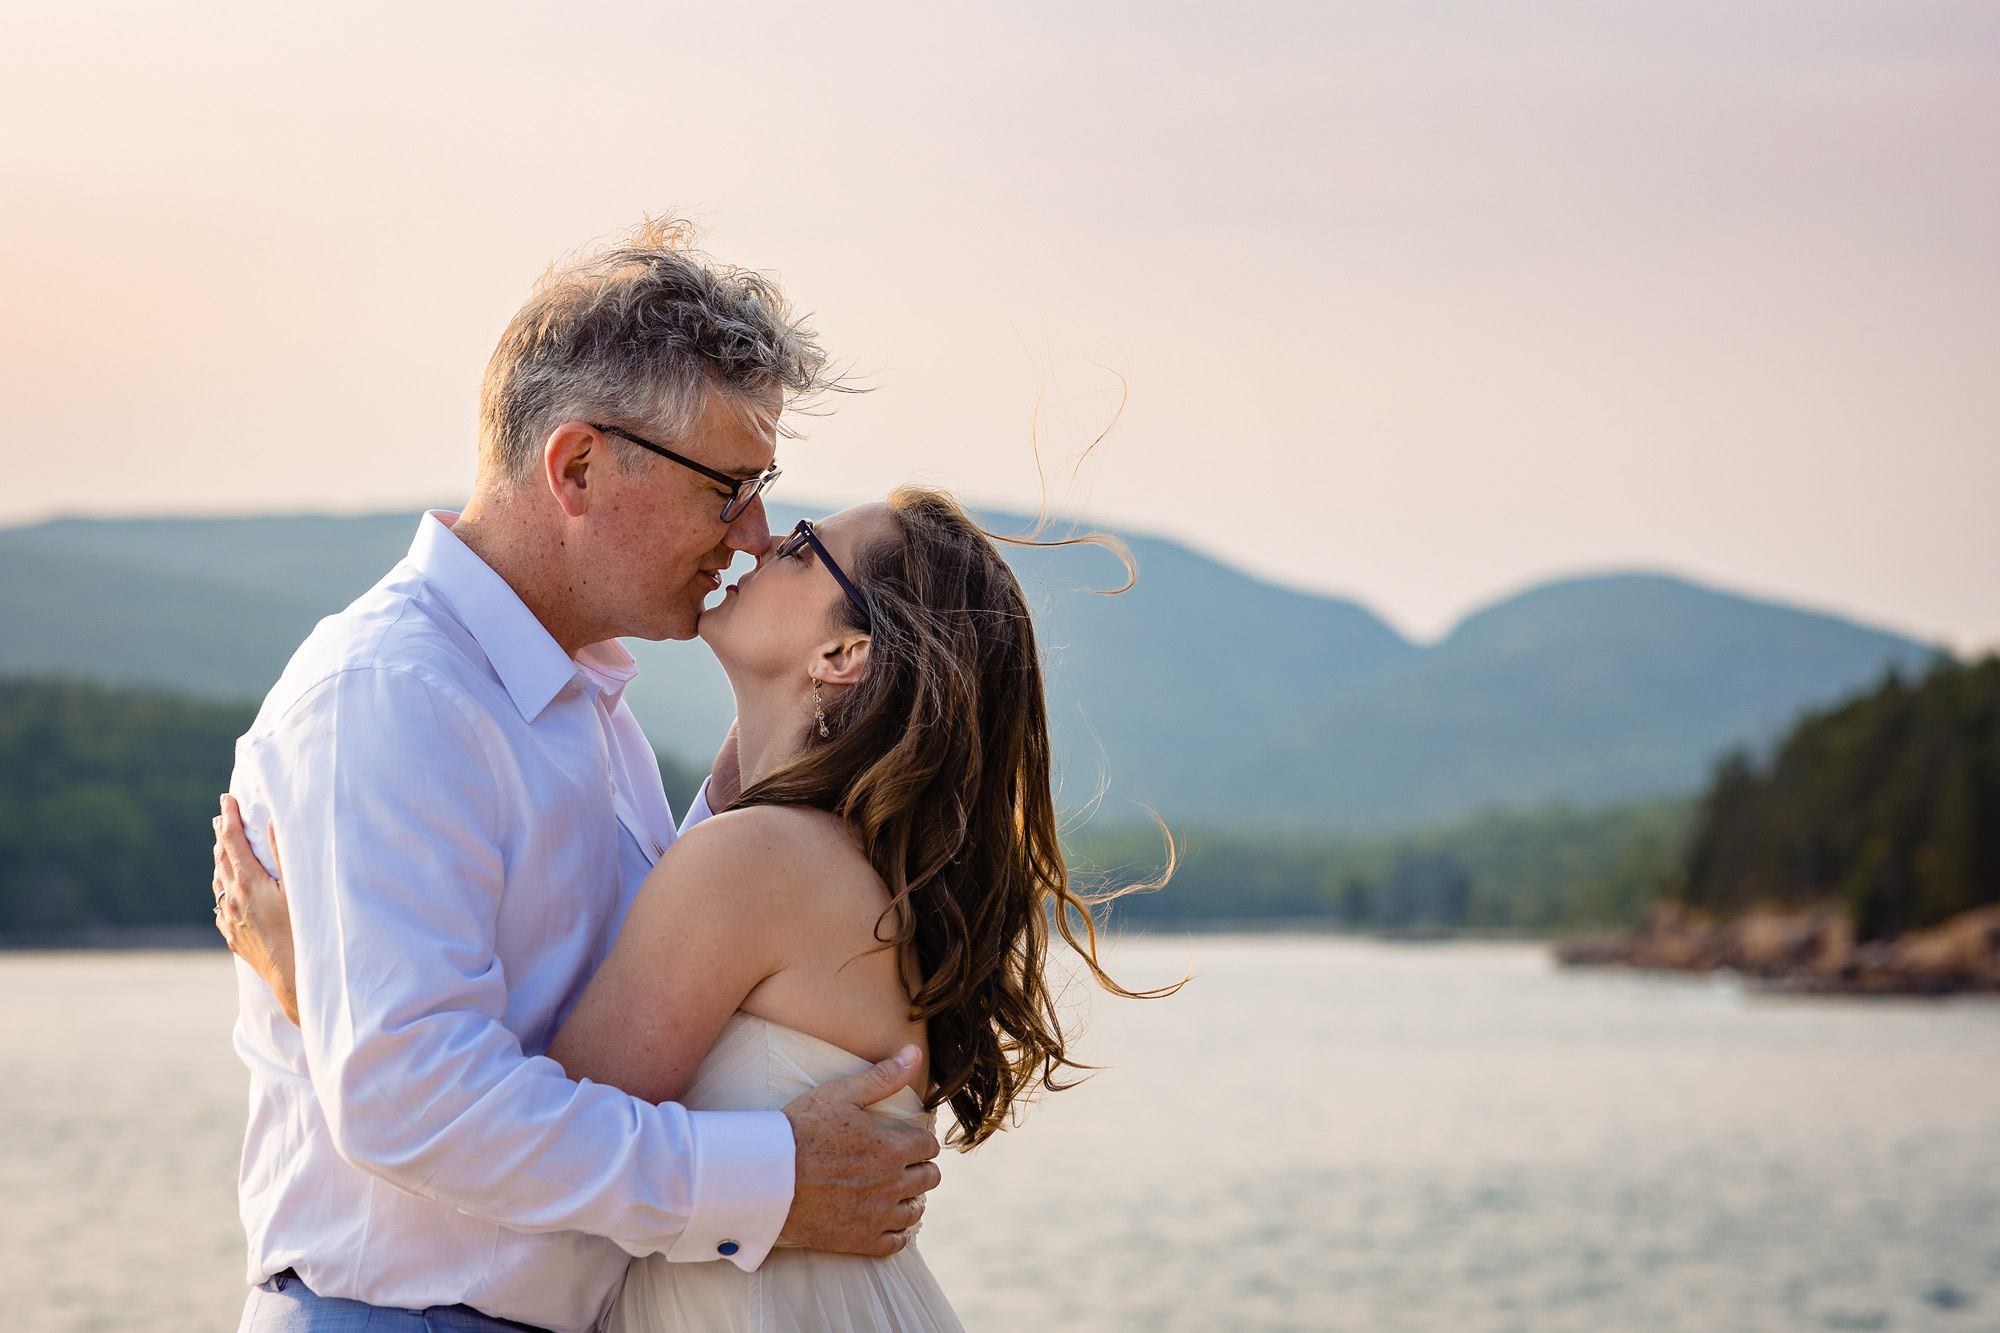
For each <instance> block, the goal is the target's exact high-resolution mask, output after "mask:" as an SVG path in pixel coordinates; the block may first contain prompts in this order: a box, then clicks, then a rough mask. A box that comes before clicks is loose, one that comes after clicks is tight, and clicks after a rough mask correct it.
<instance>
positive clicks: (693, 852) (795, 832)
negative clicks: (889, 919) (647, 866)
mask: <svg viewBox="0 0 2000 1333" xmlns="http://www.w3.org/2000/svg"><path fill="white" fill-rule="evenodd" d="M668 861H672V862H674V863H676V864H677V866H678V867H679V869H680V870H681V872H682V873H685V874H688V875H691V876H696V877H699V878H700V879H702V880H704V881H707V882H709V883H712V884H714V885H715V886H716V887H717V888H719V889H724V890H726V891H727V892H729V893H730V894H731V895H732V896H736V897H737V898H738V900H739V902H741V903H742V904H743V905H745V906H749V905H751V904H753V903H754V904H756V905H758V906H760V907H768V908H788V909H795V908H798V907H803V906H808V905H817V906H824V907H833V906H835V905H836V903H838V902H841V901H846V900H850V899H851V897H852V896H854V895H863V896H866V897H868V898H870V899H871V900H880V901H886V897H887V890H885V889H883V888H882V881H881V879H880V877H879V876H877V875H876V873H875V870H874V867H873V866H871V865H869V863H868V858H867V857H865V856H863V855H862V854H861V849H860V848H859V847H858V846H856V845H855V842H854V839H853V837H852V836H851V835H849V833H848V831H847V828H846V826H845V825H844V824H842V823H841V821H840V820H839V819H838V818H837V817H836V816H834V815H832V814H829V813H828V812H826V811H824V810H816V809H812V808H809V807H804V806H788V805H752V806H745V807H743V808H742V809H738V810H727V811H724V812H723V813H722V814H719V815H712V816H710V817H709V818H707V819H704V820H703V821H702V822H701V823H699V824H696V825H695V826H694V827H693V828H691V829H689V830H688V831H687V832H686V833H684V834H682V835H681V837H680V839H679V840H678V841H676V842H675V843H674V845H673V847H672V848H670V849H669V851H668V854H667V857H666V858H663V860H662V862H661V864H662V865H663V866H664V865H666V864H667V863H668ZM830 898H831V901H830V900H829V899H830ZM878 910H879V909H878Z"/></svg>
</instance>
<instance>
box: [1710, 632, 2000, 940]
mask: <svg viewBox="0 0 2000 1333" xmlns="http://www.w3.org/2000/svg"><path fill="white" fill-rule="evenodd" d="M1674 897H1675V898H1677V899H1678V900H1679V901H1680V902H1682V903H1684V904H1686V905H1687V906H1689V907H1691V908H1695V909H1698V910H1701V911H1704V912H1707V913H1709V914H1712V915H1714V916H1717V917H1725V918H1726V917H1732V916H1737V915H1740V914H1742V913H1743V912H1745V911H1748V910H1749V909H1751V908H1755V907H1772V908H1780V909H1798V908H1805V907H1812V906H1816V905H1819V904H1822V903H1832V904H1836V905H1838V907H1839V908H1840V909H1841V911H1842V912H1843V914H1844V915H1845V916H1846V918H1847V920H1848V921H1849V922H1850V923H1851V925H1852V927H1853V930H1854V934H1855V937H1856V939H1857V940H1860V941H1863V942H1866V941H1869V940H1878V939H1893V938H1895V937H1897V936H1899V935H1902V934H1904V933H1905V932H1907V931H1912V930H1924V929H1927V928H1929V927H1932V926H1937V925H1940V924H1941V923H1943V922H1944V921H1946V920H1948V919H1950V918H1951V917H1954V916H1956V915H1958V914H1959V913H1961V912H1965V911H1967V910H1969V909H1971V908H1975V907H1980V906H1983V905H1985V904H1987V903H2000V658H1995V657H1988V658H1986V659H1984V660H1983V661H1980V662H1976V663H1973V664H1971V665H1960V664H1958V663H1954V662H1946V663H1942V664H1940V665H1939V666H1938V667H1937V668H1936V669H1934V670H1933V671H1931V673H1930V674H1929V675H1927V676H1925V677H1924V678H1923V679H1922V680H1920V681H1918V682H1916V683H1906V682H1904V681H1902V680H1899V679H1891V680H1889V681H1887V682H1885V683H1884V684H1883V685H1882V687H1881V688H1880V689H1878V690H1876V691H1874V692H1873V693H1872V694H1869V695H1866V696H1864V697H1861V698H1858V699H1855V700H1853V701H1852V702H1850V703H1847V704H1844V705H1842V706H1840V707H1838V708H1834V709H1832V710H1830V711H1827V712H1824V713H1820V714H1817V715H1815V716H1813V717H1811V718H1808V719H1807V720H1806V721H1805V722H1803V723H1801V724H1800V726H1799V727H1798V728H1797V729H1796V730H1794V731H1793V732H1792V733H1791V735H1790V736H1789V737H1787V738H1786V740H1785V742H1784V744H1783V745H1782V746H1781V747H1779V749H1778V751H1777V753H1776V755H1775V756H1773V758H1772V759H1771V760H1770V762H1769V763H1767V764H1757V763H1754V762H1752V761H1751V760H1749V759H1748V758H1746V757H1744V756H1742V755H1738V756H1736V757H1735V758H1733V759H1731V760H1730V761H1729V762H1728V763H1726V764H1725V765H1724V766H1723V768H1722V769H1721V771H1720V773H1719V774H1718V776H1717V778H1716V781H1715V785H1714V787H1713V788H1712V789H1711V790H1710V791H1709V793H1708V795H1707V797H1706V798H1705V799H1704V800H1703V802H1702V804H1701V811H1700V817H1699V820H1698V823H1697V827H1696V832H1695V835H1694V838H1693V841H1692V843H1691V844H1690V848H1689V853H1688V860H1687V866H1686V871H1685V874H1684V876H1683V877H1682V879H1681V880H1680V881H1679V883H1678V884H1677V886H1676V887H1675V889H1674Z"/></svg>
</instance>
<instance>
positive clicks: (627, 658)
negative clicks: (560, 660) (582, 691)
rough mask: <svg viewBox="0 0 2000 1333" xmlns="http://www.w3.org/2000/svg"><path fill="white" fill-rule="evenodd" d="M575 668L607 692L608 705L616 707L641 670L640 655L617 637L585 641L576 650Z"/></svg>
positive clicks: (605, 694)
mask: <svg viewBox="0 0 2000 1333" xmlns="http://www.w3.org/2000/svg"><path fill="white" fill-rule="evenodd" d="M575 664H576V668H577V670H578V671H579V672H581V673H582V674H583V675H584V676H585V677H586V678H587V679H588V680H589V681H590V682H591V683H592V684H593V685H595V686H596V687H597V691H598V693H599V694H602V695H603V696H604V704H605V707H607V708H616V707H617V706H618V700H619V699H620V697H622V696H623V695H624V693H625V687H626V686H627V685H630V684H631V683H632V678H633V677H634V676H636V675H638V674H639V659H638V658H636V657H634V656H632V654H631V652H630V651H628V650H627V649H626V647H625V645H624V644H622V643H620V642H618V640H616V639H606V640H605V641H604V642H602V643H592V644H586V645H585V646H584V647H582V648H580V649H578V650H577V654H576V663H575Z"/></svg>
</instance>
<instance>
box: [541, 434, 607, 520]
mask: <svg viewBox="0 0 2000 1333" xmlns="http://www.w3.org/2000/svg"><path fill="white" fill-rule="evenodd" d="M610 462H611V451H610V449H609V447H608V446H607V445H606V444H605V441H604V437H603V436H602V435H600V434H599V433H598V432H597V431H595V430H592V429H591V428H590V426H589V425H587V424H586V423H584V422H581V421H565V422H563V423H562V425H560V426H557V427H556V428H555V429H554V430H552V431H550V432H549V438H548V439H547V440H546V441H545V442H544V443H543V444H542V480H543V481H544V482H545V483H546V484H547V486H548V488H549V493H550V494H552V495H554V496H555V497H556V503H557V504H558V505H561V506H562V511H563V513H565V514H567V515H569V516H570V517H571V518H582V517H583V516H584V515H585V514H586V513H588V512H589V511H590V506H591V503H592V502H593V501H594V500H596V498H597V492H598V491H599V490H600V489H602V488H601V486H600V485H599V484H598V483H599V480H600V479H601V478H602V477H603V475H604V473H605V471H606V469H607V467H608V465H609V464H610Z"/></svg>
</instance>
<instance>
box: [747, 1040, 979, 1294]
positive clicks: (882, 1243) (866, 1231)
mask: <svg viewBox="0 0 2000 1333" xmlns="http://www.w3.org/2000/svg"><path fill="white" fill-rule="evenodd" d="M921 1055H922V1053H921V1052H920V1051H918V1049H917V1048H916V1047H914V1046H905V1047H904V1048H903V1049H902V1050H900V1051H898V1052H896V1054H894V1055H893V1056H890V1057H889V1058H888V1059H887V1060H884V1061H882V1062H880V1063H879V1064H876V1065H873V1066H871V1067H870V1068H868V1069H864V1070H862V1071H861V1072H860V1073H858V1074H850V1075H848V1076H847V1077H846V1078H842V1079H835V1080H834V1081H833V1082H831V1083H822V1084H820V1085H819V1086H818V1087H817V1088H814V1089H813V1090H812V1091H811V1092H808V1093H806V1094H805V1095H804V1096H802V1097H800V1098H798V1099H797V1100H795V1101H794V1102H792V1104H791V1105H789V1106H787V1107H786V1108H785V1115H786V1117H787V1118H788V1119H790V1120H791V1122H792V1138H793V1141H794V1142H795V1143H796V1144H797V1145H798V1171H797V1175H796V1176H795V1183H794V1184H793V1187H792V1211H791V1213H790V1214H789V1215H787V1216H786V1218H785V1229H784V1231H783V1232H782V1233H781V1238H782V1239H784V1240H786V1241H789V1242H791V1243H792V1244H795V1245H803V1246H805V1247H806V1248H807V1249H812V1250H833V1251H836V1252H838V1253H842V1254H867V1255H873V1256H875V1257H877V1258H881V1257H883V1256H886V1255H891V1254H894V1253H896V1252H897V1251H898V1250H900V1249H902V1248H903V1247H904V1246H905V1245H907V1244H909V1242H910V1238H909V1234H908V1233H909V1229H910V1228H911V1227H913V1226H915V1225H916V1224H917V1222H918V1220H919V1219H920V1218H922V1217H923V1215H924V1195H925V1194H926V1193H928V1192H929V1191H931V1190H933V1189H936V1188H937V1183H938V1181H939V1180H940V1179H941V1178H942V1177H941V1175H940V1173H939V1171H938V1168H937V1163H935V1162H933V1161H932V1160H931V1159H932V1158H934V1157H936V1156H937V1155H938V1141H937V1139H936V1138H935V1137H934V1136H932V1135H931V1134H930V1133H929V1132H928V1131H927V1130H923V1129H920V1128H918V1127H916V1126H914V1125H899V1124H896V1123H894V1122H892V1121H887V1120H882V1119H878V1118H877V1117H875V1116H872V1115H869V1114H868V1113H867V1112H866V1111H864V1110H862V1109H861V1108H862V1107H864V1106H872V1105H873V1104H874V1103H876V1102H879V1101H881V1100H882V1099H883V1098H884V1097H887V1096H889V1095H891V1094H892V1093H894V1092H895V1091H896V1090H897V1089H899V1088H902V1087H905V1086H907V1085H908V1083H909V1081H910V1076H911V1075H912V1074H914V1073H915V1072H916V1069H917V1061H918V1060H919V1059H920V1058H921Z"/></svg>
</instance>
